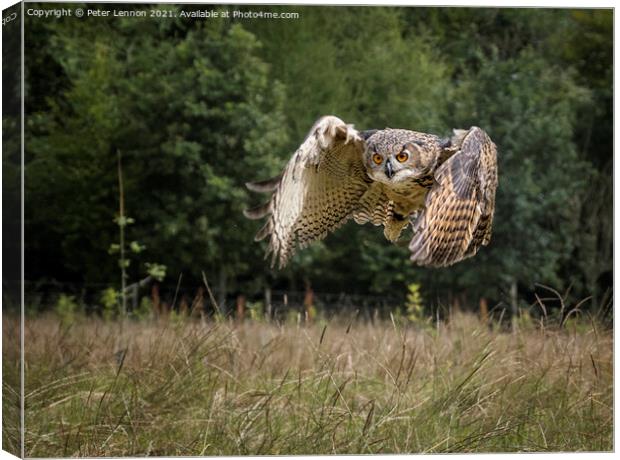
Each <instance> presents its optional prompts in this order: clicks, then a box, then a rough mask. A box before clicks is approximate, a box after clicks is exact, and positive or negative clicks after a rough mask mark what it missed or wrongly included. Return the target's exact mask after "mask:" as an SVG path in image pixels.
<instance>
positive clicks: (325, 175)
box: [245, 116, 371, 268]
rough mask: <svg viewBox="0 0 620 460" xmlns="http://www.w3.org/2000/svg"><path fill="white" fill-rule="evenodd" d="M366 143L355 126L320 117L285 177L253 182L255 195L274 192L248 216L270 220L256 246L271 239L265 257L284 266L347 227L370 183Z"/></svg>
mask: <svg viewBox="0 0 620 460" xmlns="http://www.w3.org/2000/svg"><path fill="white" fill-rule="evenodd" d="M364 149H365V141H364V138H363V136H361V135H360V133H359V132H358V131H356V130H355V129H353V127H352V126H351V125H347V124H345V123H344V122H343V121H342V120H340V119H339V118H337V117H334V116H325V117H322V118H320V119H319V120H318V121H317V122H316V123H315V125H314V126H313V128H312V129H311V130H310V133H309V134H308V136H307V137H306V139H305V141H304V142H303V144H301V146H300V147H299V148H298V149H297V151H296V152H295V154H294V155H293V157H292V158H291V159H290V160H289V162H288V164H287V165H286V167H285V168H284V171H283V173H282V174H281V175H280V176H278V177H276V178H274V179H273V180H270V181H265V182H260V183H249V184H247V187H248V188H249V189H250V190H254V191H262V192H271V191H272V192H273V194H272V196H271V199H270V200H269V202H267V203H265V204H264V205H262V206H259V207H257V208H254V209H251V210H247V211H245V215H246V217H248V218H250V219H259V218H262V217H264V216H267V215H268V216H269V217H268V220H267V222H266V223H265V225H264V226H263V227H262V228H261V229H260V230H259V231H258V233H257V234H256V237H255V238H254V239H255V241H260V240H262V239H263V238H267V237H269V246H268V249H267V254H266V255H265V257H267V256H269V254H271V255H272V258H271V265H272V266H273V265H274V264H275V262H276V260H277V261H278V265H279V267H280V268H282V267H284V266H285V265H286V263H287V261H288V259H289V258H290V257H291V256H292V255H293V253H294V252H295V249H296V247H297V246H300V247H305V246H307V245H308V244H309V243H311V242H312V241H315V240H318V239H322V238H324V237H325V236H326V235H327V234H328V233H329V232H330V231H333V230H334V229H336V228H337V227H339V226H340V225H342V224H343V223H344V222H346V221H347V220H348V219H349V218H350V217H351V214H352V212H353V210H354V209H355V208H356V206H357V204H358V201H359V199H360V197H361V196H362V195H363V194H364V192H365V191H366V190H367V189H368V187H369V184H370V182H371V180H370V179H369V178H368V176H367V174H366V168H365V166H364V162H363V153H364Z"/></svg>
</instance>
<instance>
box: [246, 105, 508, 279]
mask: <svg viewBox="0 0 620 460" xmlns="http://www.w3.org/2000/svg"><path fill="white" fill-rule="evenodd" d="M246 185H247V187H248V188H249V189H250V190H252V191H255V192H265V193H271V194H272V195H271V199H270V200H269V201H268V202H267V203H265V204H263V205H261V206H258V207H256V208H253V209H249V210H246V211H245V216H246V217H248V218H250V219H260V218H263V217H265V216H268V218H267V222H266V223H265V224H264V226H263V227H262V228H261V229H260V230H259V231H258V233H257V234H256V237H255V241H260V240H262V239H264V238H269V246H268V249H267V254H266V257H267V256H268V255H269V254H271V255H272V259H271V265H272V266H273V265H274V264H275V263H276V262H277V263H278V265H279V267H280V268H283V267H284V266H285V265H286V263H287V261H288V260H289V258H290V257H291V256H292V255H293V253H294V251H295V250H296V248H297V247H301V248H303V247H305V246H307V245H308V244H310V243H311V242H312V241H315V240H319V239H322V238H324V237H325V236H326V235H327V234H328V233H329V232H331V231H333V230H335V229H336V228H337V227H339V226H340V225H342V224H343V223H345V222H346V221H347V220H349V219H351V218H353V219H354V220H355V222H357V223H358V224H364V223H367V222H370V223H372V224H373V225H377V226H379V225H382V226H383V233H384V235H385V237H386V238H387V239H388V240H389V241H391V242H396V241H397V240H398V238H399V236H400V235H401V232H402V231H403V229H404V228H405V227H406V226H407V225H408V224H409V223H411V225H412V228H413V238H412V239H411V242H410V243H409V249H410V250H411V260H412V261H413V262H415V263H417V264H419V265H424V266H435V267H441V266H448V265H452V264H454V263H456V262H458V261H460V260H463V259H465V258H467V257H470V256H473V255H474V254H476V252H477V251H478V249H479V248H480V246H483V245H487V244H488V243H489V241H490V239H491V227H492V223H493V211H494V208H495V190H496V188H497V150H496V147H495V144H494V143H493V142H492V141H491V139H490V138H489V136H488V135H487V134H486V133H485V132H484V131H483V130H482V129H480V128H478V127H472V128H470V129H469V130H454V135H453V136H452V137H451V138H449V139H445V140H444V139H441V138H440V137H438V136H435V135H433V134H425V133H420V132H416V131H409V130H406V129H390V128H386V129H383V130H369V131H357V130H355V129H354V127H353V126H352V125H349V124H346V123H344V122H343V121H342V120H340V119H339V118H337V117H335V116H325V117H322V118H320V119H319V120H318V121H317V122H316V123H315V124H314V126H313V127H312V129H311V130H310V133H309V134H308V136H307V137H306V139H305V141H304V142H303V143H302V144H301V146H300V147H299V148H298V149H297V151H296V152H295V154H294V155H293V157H292V158H291V159H290V160H289V162H288V163H287V165H286V167H285V168H284V171H283V172H282V174H281V175H279V176H277V177H275V178H273V179H269V180H266V181H262V182H250V183H247V184H246Z"/></svg>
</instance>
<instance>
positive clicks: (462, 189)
mask: <svg viewBox="0 0 620 460" xmlns="http://www.w3.org/2000/svg"><path fill="white" fill-rule="evenodd" d="M452 146H453V147H454V146H457V147H458V150H456V153H454V154H453V155H452V156H451V157H449V158H448V159H447V160H446V161H445V162H444V163H443V164H441V165H440V166H439V167H438V168H437V170H436V171H435V175H434V176H435V183H434V184H433V187H432V188H431V190H430V191H429V192H428V195H427V196H426V200H425V204H424V209H423V211H422V213H421V214H420V216H419V217H418V218H417V220H416V221H415V222H414V224H413V230H414V236H413V238H412V240H411V243H410V244H409V249H410V250H411V260H413V261H414V262H416V263H418V264H419V265H428V266H435V267H442V266H448V265H452V264H454V263H456V262H458V261H460V260H463V259H465V258H467V257H471V256H473V255H474V254H475V253H476V252H477V251H478V249H479V248H480V246H483V245H487V244H488V243H489V241H490V240H491V226H492V223H493V211H494V209H495V190H496V189H497V149H496V147H495V144H494V143H493V142H492V141H491V139H490V138H489V136H488V135H487V134H486V133H485V132H484V131H483V130H482V129H480V128H477V127H472V128H471V129H470V130H469V131H462V130H455V136H454V137H453V139H452Z"/></svg>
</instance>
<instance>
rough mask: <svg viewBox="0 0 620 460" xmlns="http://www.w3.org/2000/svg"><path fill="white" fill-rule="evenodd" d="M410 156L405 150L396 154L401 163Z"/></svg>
mask: <svg viewBox="0 0 620 460" xmlns="http://www.w3.org/2000/svg"><path fill="white" fill-rule="evenodd" d="M408 158H409V154H408V153H407V152H405V151H403V152H400V153H399V154H398V155H396V159H397V160H398V161H400V162H401V163H403V162H405V161H407V159H408Z"/></svg>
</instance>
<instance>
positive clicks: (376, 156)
mask: <svg viewBox="0 0 620 460" xmlns="http://www.w3.org/2000/svg"><path fill="white" fill-rule="evenodd" d="M372 161H373V162H374V163H375V164H376V165H380V164H381V163H382V162H383V157H382V156H381V155H379V154H378V153H375V154H374V155H373V156H372Z"/></svg>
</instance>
